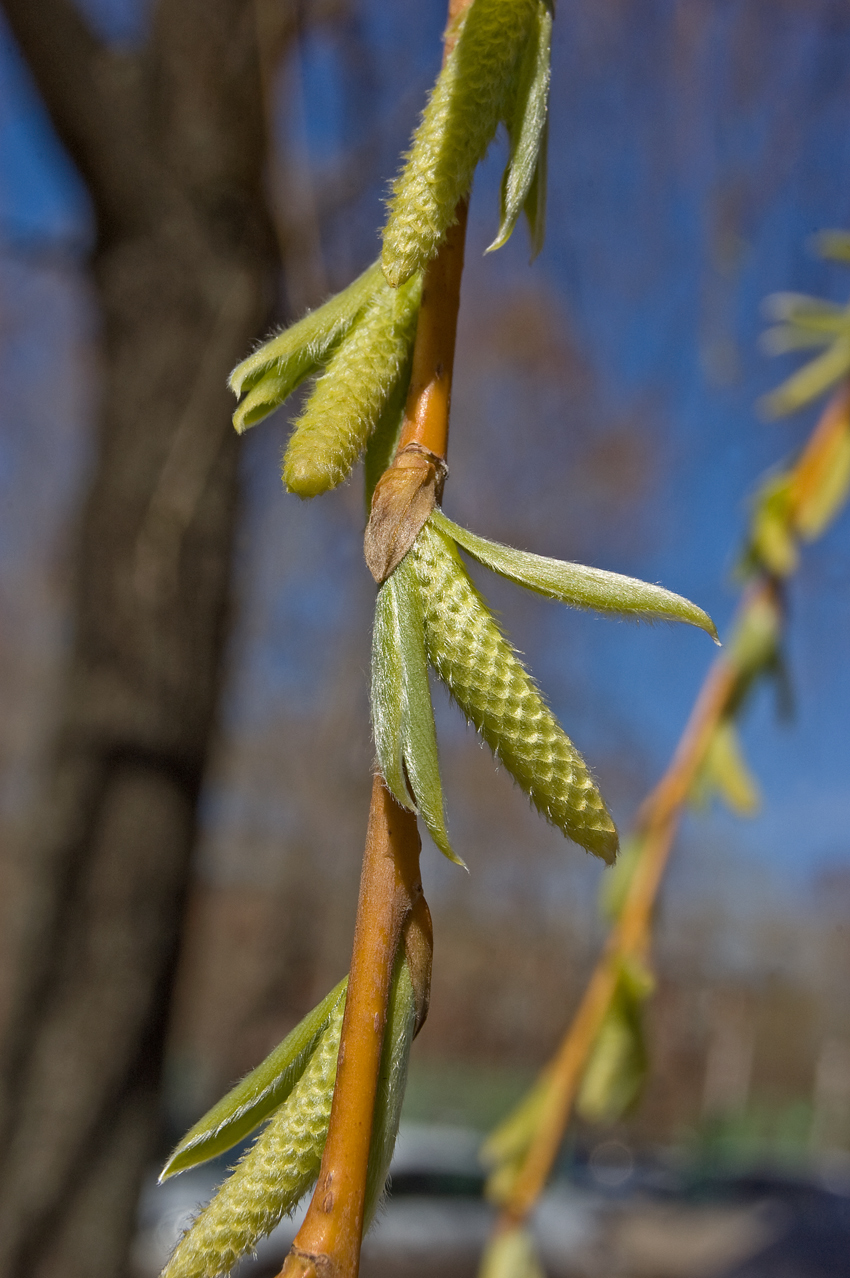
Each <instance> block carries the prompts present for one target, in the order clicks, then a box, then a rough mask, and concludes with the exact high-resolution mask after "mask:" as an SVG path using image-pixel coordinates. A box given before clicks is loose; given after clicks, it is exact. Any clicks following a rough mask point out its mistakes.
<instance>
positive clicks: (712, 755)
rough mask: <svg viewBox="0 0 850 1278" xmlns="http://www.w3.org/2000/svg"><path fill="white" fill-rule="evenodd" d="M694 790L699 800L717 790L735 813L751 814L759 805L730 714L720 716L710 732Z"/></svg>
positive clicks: (756, 788)
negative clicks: (710, 735) (719, 720)
mask: <svg viewBox="0 0 850 1278" xmlns="http://www.w3.org/2000/svg"><path fill="white" fill-rule="evenodd" d="M695 790H696V793H697V795H698V797H699V798H700V799H702V801H703V802H705V801H707V800H708V799H709V798H710V797H711V795H712V794H717V795H718V796H719V797H720V798H721V799H722V800H723V801H724V803H725V804H726V806H727V807H728V808H729V809H730V811H731V812H733V813H734V814H735V816H744V817H748V816H753V815H754V814H755V813H756V812H757V811H758V809H759V805H760V802H761V799H760V795H759V789H758V784H757V782H756V779H755V777H754V776H753V774H752V773H751V771H750V769H749V768H748V767H747V764H746V761H745V759H744V756H743V753H742V751H741V743H740V739H739V737H738V732H737V729H736V728H735V725H734V723H733V722H732V720H731V719H730V718H726V719H723V720H722V721H721V722H720V723H719V724H718V725H717V727H716V728H715V730H714V733H713V734H712V738H711V741H710V742H709V746H708V749H707V751H706V755H705V759H704V760H703V765H702V768H701V769H700V774H699V776H698V777H697V780H696V785H695Z"/></svg>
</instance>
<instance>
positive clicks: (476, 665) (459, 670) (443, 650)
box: [413, 524, 617, 862]
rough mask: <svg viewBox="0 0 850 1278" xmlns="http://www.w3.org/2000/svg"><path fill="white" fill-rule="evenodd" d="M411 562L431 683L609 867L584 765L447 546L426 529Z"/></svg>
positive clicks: (600, 816) (603, 820)
mask: <svg viewBox="0 0 850 1278" xmlns="http://www.w3.org/2000/svg"><path fill="white" fill-rule="evenodd" d="M413 554H414V556H415V563H416V570H417V573H418V576H419V580H420V582H421V584H422V597H423V609H424V614H425V642H426V646H427V649H428V659H429V661H430V662H431V664H432V665H433V667H434V669H435V670H436V671H437V674H438V675H439V676H440V678H441V679H442V680H443V681H444V682H445V683H446V684H447V685H448V688H449V691H450V692H451V694H452V696H453V697H454V699H455V701H457V703H458V705H459V706H460V708H461V709H462V710H463V712H464V714H465V715H466V716H467V718H468V719H469V720H470V721H471V722H472V723H473V724H474V725H475V727H476V728H477V729H478V731H479V732H480V733H481V735H482V737H483V738H484V740H485V741H486V742H487V744H488V745H489V746H490V749H491V750H492V751H493V753H494V754H495V755H496V756H497V758H499V759H501V760H502V762H503V763H504V765H505V767H506V768H507V769H508V771H509V772H510V773H511V775H512V776H513V777H514V778H515V780H516V781H517V782H518V783H519V785H520V786H521V787H522V789H523V790H525V792H526V793H527V794H528V795H529V797H530V798H531V800H532V802H533V803H534V805H535V806H536V807H537V808H538V809H539V811H540V812H541V813H542V814H543V815H544V816H545V817H547V818H548V820H550V821H551V822H552V824H553V825H556V826H558V828H559V829H560V830H562V831H563V832H564V834H566V835H567V836H568V837H569V838H571V839H574V840H575V842H576V843H580V844H581V845H582V847H584V848H587V850H588V851H589V852H593V853H594V854H595V855H596V856H599V857H602V859H603V860H604V861H608V862H611V861H613V860H614V857H615V856H616V854H617V831H616V829H615V827H614V823H613V821H612V820H611V817H610V816H609V814H608V810H607V808H606V807H605V804H604V802H603V800H602V796H601V795H600V793H599V791H598V790H597V788H596V786H595V785H594V783H593V779H592V777H591V776H590V773H589V772H588V770H587V765H586V764H585V762H584V760H583V759H582V757H581V755H580V754H579V752H578V751H577V750H576V748H575V746H574V745H573V743H572V742H571V741H570V739H569V737H568V736H567V735H566V734H565V732H564V731H563V729H562V728H561V727H560V725H559V724H558V722H557V720H556V719H555V717H554V715H553V714H552V712H551V710H550V709H549V707H548V706H547V705H546V703H545V701H544V700H543V698H542V696H541V694H540V690H539V689H538V688H537V686H536V684H535V683H534V680H533V679H532V678H531V676H530V675H529V673H528V671H527V670H526V669H525V666H524V665H523V664H522V662H521V661H520V660H519V658H518V657H517V655H516V653H515V652H514V650H513V648H512V647H511V646H510V644H509V643H508V642H507V640H506V639H505V637H504V635H503V634H502V633H501V631H500V630H499V627H498V626H497V625H496V622H495V621H494V619H493V616H492V614H491V612H490V610H489V608H488V607H487V605H486V603H485V602H484V600H483V599H482V597H481V595H480V594H479V593H478V591H477V590H476V589H475V586H474V585H473V584H472V582H471V580H470V578H469V575H468V574H467V571H466V569H465V568H464V566H463V564H462V562H461V560H460V556H459V554H458V552H457V548H456V546H455V544H454V542H453V541H451V540H450V538H448V537H446V536H444V535H443V534H442V533H440V532H438V531H437V530H436V529H435V528H433V527H431V526H430V525H428V524H426V525H425V527H424V528H423V529H422V532H421V533H420V534H419V537H418V539H417V541H416V545H415V547H414V550H413Z"/></svg>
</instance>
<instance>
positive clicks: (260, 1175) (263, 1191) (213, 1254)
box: [162, 996, 345, 1278]
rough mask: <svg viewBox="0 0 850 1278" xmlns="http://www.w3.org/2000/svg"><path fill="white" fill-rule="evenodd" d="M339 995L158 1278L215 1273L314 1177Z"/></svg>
mask: <svg viewBox="0 0 850 1278" xmlns="http://www.w3.org/2000/svg"><path fill="white" fill-rule="evenodd" d="M344 1008H345V998H344V996H342V997H340V998H339V999H338V1001H337V1003H336V1005H335V1006H334V1008H333V1011H332V1013H331V1016H330V1019H329V1021H328V1023H327V1025H326V1027H325V1030H324V1032H323V1033H322V1036H321V1038H320V1039H319V1041H318V1043H317V1044H316V1047H315V1050H314V1051H313V1054H312V1056H311V1057H310V1060H309V1063H308V1065H307V1068H306V1069H305V1070H304V1072H303V1074H302V1075H301V1077H300V1078H299V1080H298V1082H297V1083H296V1084H295V1086H294V1088H293V1089H292V1091H291V1092H290V1094H289V1096H288V1097H287V1099H286V1100H285V1101H284V1102H283V1104H282V1105H280V1106H279V1107H278V1109H277V1110H276V1111H275V1112H274V1114H273V1115H272V1117H271V1119H270V1120H269V1122H268V1124H267V1126H266V1127H265V1129H264V1130H263V1131H262V1132H261V1133H260V1135H259V1136H258V1137H257V1140H256V1141H255V1142H254V1144H253V1145H252V1146H251V1148H250V1149H249V1150H248V1152H247V1153H246V1154H245V1155H244V1156H243V1157H242V1159H241V1160H240V1161H239V1163H238V1164H237V1165H236V1167H235V1169H234V1170H233V1172H232V1174H231V1175H230V1177H229V1178H228V1179H227V1180H226V1181H225V1182H224V1184H223V1185H221V1187H220V1188H219V1190H218V1191H217V1193H216V1194H215V1196H214V1197H213V1199H212V1200H211V1202H210V1203H209V1204H208V1205H207V1206H206V1207H205V1208H204V1209H203V1210H202V1211H201V1212H200V1213H199V1215H198V1216H197V1217H196V1219H195V1221H194V1222H193V1223H192V1225H191V1226H190V1227H189V1229H188V1230H187V1231H186V1232H185V1233H184V1235H183V1237H182V1238H181V1239H180V1242H179V1243H178V1244H177V1247H176V1248H175V1250H174V1253H173V1255H172V1257H171V1259H170V1260H169V1262H168V1264H167V1265H166V1267H165V1269H164V1270H163V1274H162V1278H218V1275H220V1274H226V1273H229V1271H230V1270H231V1269H232V1268H233V1266H234V1265H235V1264H236V1262H237V1261H238V1260H239V1259H240V1257H242V1256H244V1255H245V1253H246V1252H249V1251H251V1250H252V1248H253V1247H255V1246H256V1244H257V1241H258V1240H259V1239H260V1238H261V1237H262V1236H263V1235H264V1234H268V1233H271V1231H272V1229H274V1227H275V1226H276V1225H277V1224H278V1223H279V1222H280V1220H281V1218H282V1217H283V1216H284V1215H285V1214H286V1213H287V1212H290V1211H292V1210H293V1208H294V1207H295V1206H296V1205H297V1203H298V1202H299V1200H300V1199H301V1198H302V1197H303V1196H304V1194H305V1193H306V1192H307V1190H308V1189H309V1188H310V1186H311V1185H312V1184H313V1182H314V1181H315V1179H316V1176H317V1175H318V1172H319V1166H320V1163H321V1158H322V1151H323V1149H324V1146H325V1140H326V1138H327V1134H328V1123H329V1121H330V1112H331V1100H332V1098H333V1089H334V1082H335V1080H336V1066H337V1057H338V1055H339V1040H340V1034H341V1031H342V1017H343V1011H344Z"/></svg>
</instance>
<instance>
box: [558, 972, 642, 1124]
mask: <svg viewBox="0 0 850 1278" xmlns="http://www.w3.org/2000/svg"><path fill="white" fill-rule="evenodd" d="M642 1002H643V999H642V997H641V996H640V995H639V994H636V993H635V991H634V990H633V988H632V986H631V985H630V983H629V982H628V981H626V980H623V979H622V978H621V979H620V981H619V983H618V985H617V990H616V993H615V995H614V998H613V1000H612V1002H611V1006H610V1008H609V1010H608V1013H607V1014H606V1017H605V1020H604V1021H603V1022H602V1026H601V1028H600V1030H599V1034H598V1036H597V1039H596V1042H595V1043H594V1045H593V1050H592V1051H591V1053H590V1057H589V1059H588V1062H587V1065H586V1067H585V1071H584V1077H583V1078H582V1083H581V1087H580V1089H579V1093H578V1096H577V1098H576V1110H577V1111H578V1113H579V1114H580V1115H581V1116H582V1118H585V1119H587V1120H588V1121H589V1122H593V1123H599V1122H609V1123H610V1122H614V1121H616V1120H617V1119H619V1118H621V1117H622V1116H623V1114H625V1113H626V1112H627V1111H628V1110H629V1109H631V1108H632V1106H633V1105H634V1104H635V1103H636V1101H637V1099H638V1097H639V1096H640V1093H641V1091H642V1090H643V1085H644V1083H645V1081H646V1076H647V1073H648V1069H649V1061H648V1057H647V1051H646V1041H645V1038H644V1033H643V1018H642V1006H641V1005H642Z"/></svg>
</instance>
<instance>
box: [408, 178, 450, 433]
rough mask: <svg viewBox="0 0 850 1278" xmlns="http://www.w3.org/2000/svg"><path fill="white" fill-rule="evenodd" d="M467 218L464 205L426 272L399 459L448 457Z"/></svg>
mask: <svg viewBox="0 0 850 1278" xmlns="http://www.w3.org/2000/svg"><path fill="white" fill-rule="evenodd" d="M466 216H467V203H466V201H465V200H464V201H462V202H461V204H459V205H458V210H457V221H456V222H455V224H454V226H452V227H450V228H449V230H448V232H447V234H446V238H445V240H444V242H443V244H442V246H441V248H440V251H439V253H438V254H437V256H436V257H435V258H434V260H433V261H432V262H431V263H430V264H429V265H428V267H427V268H426V270H425V279H424V281H423V284H422V306H421V308H420V311H419V321H418V324H417V326H416V343H415V345H414V347H413V370H412V373H411V377H410V389H409V390H408V392H407V403H406V405H405V409H404V425H403V426H402V431H401V438H400V439H399V445H398V452H399V453H401V452H402V451H403V450H404V449H405V448H409V447H410V445H411V444H414V445H418V446H419V447H420V448H425V449H427V450H428V452H429V453H433V454H434V455H435V456H437V457H440V458H445V456H446V450H447V448H448V442H449V408H450V404H451V393H452V371H453V369H454V358H455V335H456V333H457V313H458V307H459V305H460V279H461V274H462V272H463V250H464V240H465V237H466Z"/></svg>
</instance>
